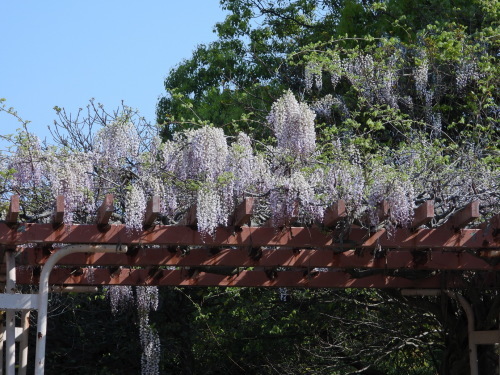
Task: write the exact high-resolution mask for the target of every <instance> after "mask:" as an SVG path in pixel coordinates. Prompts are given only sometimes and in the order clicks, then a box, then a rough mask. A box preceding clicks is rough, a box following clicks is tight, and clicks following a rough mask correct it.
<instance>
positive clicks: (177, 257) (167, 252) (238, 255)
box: [17, 247, 500, 271]
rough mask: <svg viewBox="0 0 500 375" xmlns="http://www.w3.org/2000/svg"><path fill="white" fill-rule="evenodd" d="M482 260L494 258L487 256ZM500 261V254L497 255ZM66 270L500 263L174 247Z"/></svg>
mask: <svg viewBox="0 0 500 375" xmlns="http://www.w3.org/2000/svg"><path fill="white" fill-rule="evenodd" d="M481 255H483V256H485V257H486V258H488V259H490V258H491V255H493V254H489V253H488V252H483V253H481ZM49 256H50V254H47V252H46V251H44V250H43V249H41V248H26V249H24V250H22V251H20V252H19V255H18V256H17V259H18V264H19V265H23V266H40V265H43V264H45V262H46V261H47V260H48V258H49ZM496 256H497V257H498V255H496ZM58 264H59V265H65V266H89V265H91V266H102V267H106V266H107V267H119V266H124V267H127V266H128V267H147V266H176V267H197V266H198V267H199V266H204V267H302V268H304V267H305V268H315V267H317V268H334V269H354V268H365V269H401V270H404V269H413V270H478V271H500V263H499V264H494V263H491V264H490V263H489V262H488V261H487V260H485V259H483V258H480V257H478V256H475V255H473V254H471V253H468V252H456V253H454V252H443V251H440V250H436V251H421V252H412V251H408V250H390V251H387V253H386V254H385V256H381V257H374V255H373V254H372V253H371V252H370V251H364V252H362V253H361V254H359V252H357V251H355V250H347V251H344V252H341V253H335V252H333V251H332V250H317V249H302V250H292V249H261V255H260V257H259V258H258V259H255V258H252V257H251V256H249V254H248V251H247V250H246V249H243V248H240V249H221V250H219V251H218V252H216V253H215V254H214V252H213V251H211V249H207V248H204V249H202V248H198V249H191V250H189V252H181V251H180V250H178V251H172V250H171V249H169V248H166V247H164V248H153V249H148V248H140V249H138V250H137V251H136V252H134V255H133V256H130V255H126V254H102V253H88V254H85V253H76V254H72V255H68V256H66V257H64V258H63V259H61V260H60V261H59V262H58Z"/></svg>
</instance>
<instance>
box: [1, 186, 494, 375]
mask: <svg viewBox="0 0 500 375" xmlns="http://www.w3.org/2000/svg"><path fill="white" fill-rule="evenodd" d="M159 201H160V200H159V197H153V198H152V199H151V200H150V201H149V203H148V206H147V210H146V212H145V213H144V221H143V224H144V227H143V230H140V231H138V230H130V229H128V228H126V227H125V225H122V224H112V223H110V219H111V215H112V213H113V211H114V207H113V196H112V195H107V196H106V198H105V200H104V202H103V204H102V206H101V207H100V208H99V210H98V212H97V215H96V218H95V222H94V223H92V224H72V225H65V224H64V222H63V218H64V198H63V197H62V196H60V197H57V200H56V202H55V209H54V212H53V215H52V219H51V222H50V223H44V224H41V223H24V222H19V220H18V218H19V197H18V196H12V197H11V202H10V208H9V212H8V213H7V215H6V218H5V220H4V222H2V223H0V244H1V246H2V249H3V250H4V251H5V254H6V256H5V258H6V268H7V271H6V273H4V274H3V275H2V277H3V280H4V281H5V282H6V284H7V288H6V289H7V290H6V292H7V294H11V293H16V291H17V289H16V286H15V285H16V284H17V285H37V284H38V283H39V281H40V280H39V279H40V275H41V271H40V269H41V267H43V266H44V265H45V264H46V263H47V262H48V261H49V259H50V258H51V257H54V255H55V254H57V252H58V251H60V250H57V248H58V247H61V246H63V245H89V246H94V248H92V250H90V247H89V250H88V251H84V250H82V249H79V251H77V252H73V253H71V251H70V254H68V255H66V256H64V257H63V258H61V259H60V260H59V261H58V265H57V266H56V267H54V269H53V271H52V272H50V278H48V280H49V284H50V285H53V286H59V287H62V288H64V287H69V286H99V285H160V286H161V285H171V286H173V285H175V286H198V287H207V286H222V287H287V288H288V287H289V288H295V287H299V288H399V289H405V290H407V289H413V292H408V291H406V293H417V294H426V293H430V294H432V293H436V290H438V291H446V292H447V293H452V292H451V291H452V290H456V289H460V288H464V287H466V286H467V285H469V284H467V285H466V282H465V281H464V280H465V278H464V275H467V273H470V272H471V271H474V272H475V273H476V274H478V275H480V276H481V277H479V278H476V280H480V281H479V282H477V283H478V285H477V287H478V288H484V289H488V288H494V289H496V288H498V287H499V286H500V280H499V276H500V274H499V272H498V271H499V270H500V264H499V262H498V259H499V258H498V257H500V215H499V214H497V215H496V216H494V217H492V218H490V219H489V220H482V221H483V222H482V224H480V225H478V226H477V227H474V228H470V223H471V222H473V221H475V220H477V219H480V218H481V217H480V212H479V202H478V201H472V202H470V203H469V204H468V205H467V206H466V207H465V208H463V209H462V210H461V211H458V212H456V213H455V214H453V215H452V216H451V217H450V218H449V219H448V220H447V222H446V223H445V224H444V225H441V226H438V227H432V226H431V225H428V224H429V223H431V222H432V220H433V219H434V203H433V201H426V202H424V203H423V204H421V205H420V206H419V207H418V208H416V209H415V212H414V219H413V223H412V225H411V227H410V228H395V229H394V230H392V231H390V232H388V231H387V230H385V229H378V230H376V229H373V228H363V227H360V226H356V225H350V226H346V225H343V224H344V222H345V218H346V216H347V212H346V208H345V203H344V202H343V201H342V200H340V201H338V202H336V203H335V204H334V205H332V206H331V207H330V208H328V209H327V210H326V212H325V215H324V219H323V221H322V222H321V223H316V224H315V225H312V226H294V220H293V219H292V220H290V223H289V224H290V225H289V226H286V227H283V228H273V227H270V226H259V227H254V226H251V225H250V223H251V220H250V219H251V217H252V212H253V203H254V202H253V199H252V198H248V199H246V200H245V201H244V202H243V203H242V204H241V205H240V206H238V208H237V209H236V210H235V211H234V213H233V214H232V216H231V218H230V219H229V223H230V224H231V225H230V226H227V227H220V228H217V230H216V233H215V235H214V236H213V237H210V236H208V235H205V236H203V235H201V234H200V233H199V232H198V231H197V230H196V207H192V208H191V209H190V210H189V211H188V212H187V214H186V215H185V217H184V218H183V220H182V221H181V223H180V224H179V225H160V224H157V221H158V220H157V219H158V218H159V215H160V204H159ZM378 215H379V218H380V219H381V220H383V219H384V218H386V217H387V216H388V205H387V204H386V202H382V203H381V204H380V206H379V208H378ZM100 245H106V246H108V247H109V245H112V246H115V247H116V248H117V249H118V250H120V249H121V250H123V249H124V247H125V246H126V248H127V251H126V252H125V253H123V252H107V253H101V252H99V248H98V247H95V246H100ZM4 269H5V268H4ZM424 289H425V290H429V291H428V292H425V291H423V290H424ZM31 296H33V295H31ZM4 297H5V298H7V297H6V296H5V295H4ZM9 298H10V297H9ZM36 298H38V297H36ZM34 299H35V297H33V300H34ZM0 301H1V300H0ZM5 301H7V300H5ZM459 302H460V303H461V304H462V306H463V307H464V309H465V310H466V312H467V315H468V319H469V322H470V321H471V320H472V321H473V319H474V316H473V315H472V316H470V314H469V311H468V310H467V306H466V303H467V302H466V301H465V300H463V298H461V299H460V298H459ZM9 303H10V302H9ZM16 303H17V302H16ZM24 303H25V305H23V306H24V307H22V308H19V306H18V305H15V306H12V304H10V305H9V304H8V303H7V302H3V303H2V305H1V306H0V308H3V309H6V310H8V311H13V310H29V309H39V308H40V304H39V303H35V302H33V303H27V302H24ZM469 310H470V309H469ZM39 315H40V314H39ZM10 316H11V317H12V316H13V315H10ZM7 320H9V316H7ZM476 332H481V331H474V327H473V325H472V328H471V329H470V330H469V345H470V346H471V349H470V350H471V373H472V374H476V373H477V372H474V371H477V359H474V357H473V352H474V350H475V349H473V348H472V346H474V347H475V345H477V344H491V343H495V342H500V340H499V339H500V337H498V336H500V331H492V333H491V334H489V333H484V332H482V333H476ZM40 335H42V334H41V333H39V335H38V337H39V339H40ZM478 337H479V338H478ZM44 339H45V334H44V333H43V340H44ZM7 340H8V341H7V347H8V348H9V336H8V333H7ZM11 340H12V339H11ZM10 343H12V341H10ZM10 345H12V344H10ZM8 350H11V352H12V349H8ZM7 354H8V355H7V362H8V363H7V367H6V368H7V373H8V374H9V375H10V374H14V372H9V371H13V365H12V364H9V360H10V357H9V353H7ZM37 360H38V357H37ZM12 361H13V360H12ZM12 361H11V362H12ZM474 363H476V370H474V369H473V367H474V366H473V365H474ZM24 366H25V364H24ZM11 369H12V370H11ZM22 371H23V364H21V367H20V371H19V374H23V373H25V369H24V372H22ZM37 373H43V368H42V370H41V372H37Z"/></svg>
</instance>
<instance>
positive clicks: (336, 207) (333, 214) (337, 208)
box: [323, 199, 347, 228]
mask: <svg viewBox="0 0 500 375" xmlns="http://www.w3.org/2000/svg"><path fill="white" fill-rule="evenodd" d="M346 216H347V211H346V208H345V201H344V200H343V199H339V200H338V201H337V202H335V203H334V204H333V205H331V206H330V207H328V208H327V209H326V210H325V214H324V215H323V225H324V226H325V227H328V228H333V227H335V226H336V225H337V223H338V222H339V221H340V220H342V219H343V218H344V217H346Z"/></svg>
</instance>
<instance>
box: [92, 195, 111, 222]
mask: <svg viewBox="0 0 500 375" xmlns="http://www.w3.org/2000/svg"><path fill="white" fill-rule="evenodd" d="M113 200H114V196H113V194H106V196H105V197H104V200H103V201H102V204H101V206H100V207H99V208H98V210H97V217H96V224H97V225H100V226H106V225H108V223H109V219H110V218H111V214H112V213H113V211H114V210H115V207H114V206H113Z"/></svg>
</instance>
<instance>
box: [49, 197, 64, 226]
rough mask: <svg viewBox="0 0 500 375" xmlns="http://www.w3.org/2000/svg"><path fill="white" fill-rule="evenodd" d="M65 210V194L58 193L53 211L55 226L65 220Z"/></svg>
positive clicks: (53, 223)
mask: <svg viewBox="0 0 500 375" xmlns="http://www.w3.org/2000/svg"><path fill="white" fill-rule="evenodd" d="M64 212H65V208H64V195H58V196H57V197H56V204H55V207H54V212H53V213H52V225H53V226H54V227H57V226H60V225H61V224H62V223H63V222H64Z"/></svg>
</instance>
